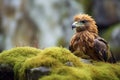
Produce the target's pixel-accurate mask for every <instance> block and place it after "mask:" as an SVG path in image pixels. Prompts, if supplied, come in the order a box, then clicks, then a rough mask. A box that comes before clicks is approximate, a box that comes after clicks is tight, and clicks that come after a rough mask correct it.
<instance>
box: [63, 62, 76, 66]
mask: <svg viewBox="0 0 120 80" xmlns="http://www.w3.org/2000/svg"><path fill="white" fill-rule="evenodd" d="M65 65H66V66H71V67H72V66H74V65H73V62H70V61H68V62H66V63H65Z"/></svg>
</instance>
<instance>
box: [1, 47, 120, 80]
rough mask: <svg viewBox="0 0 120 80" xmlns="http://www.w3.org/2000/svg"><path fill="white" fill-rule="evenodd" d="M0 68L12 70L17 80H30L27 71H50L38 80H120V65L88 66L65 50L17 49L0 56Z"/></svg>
mask: <svg viewBox="0 0 120 80" xmlns="http://www.w3.org/2000/svg"><path fill="white" fill-rule="evenodd" d="M67 62H70V63H72V66H68V65H66V63H67ZM0 64H7V65H8V66H12V68H13V71H14V73H15V75H14V80H28V79H27V77H26V76H27V75H26V70H30V69H33V68H39V67H47V68H49V69H50V71H51V72H50V73H49V75H43V76H42V77H40V78H39V79H38V80H120V64H119V63H116V64H109V63H104V62H95V63H93V64H86V63H83V62H81V61H80V58H78V57H76V56H74V55H73V53H71V52H70V51H69V50H67V49H65V48H62V47H50V48H46V49H44V50H40V49H36V48H31V47H18V48H13V49H11V50H7V51H4V52H2V53H1V54H0ZM10 68H11V67H10ZM0 76H2V75H0ZM6 77H7V76H6ZM3 80H4V79H3Z"/></svg>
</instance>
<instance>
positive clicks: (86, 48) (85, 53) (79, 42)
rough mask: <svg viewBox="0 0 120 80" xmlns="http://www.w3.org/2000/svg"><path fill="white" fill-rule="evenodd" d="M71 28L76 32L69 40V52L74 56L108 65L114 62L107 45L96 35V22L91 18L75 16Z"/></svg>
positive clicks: (84, 15)
mask: <svg viewBox="0 0 120 80" xmlns="http://www.w3.org/2000/svg"><path fill="white" fill-rule="evenodd" d="M73 28H75V30H76V32H75V34H74V35H73V37H72V38H71V41H70V46H69V50H70V51H71V52H73V53H74V54H75V55H76V56H78V57H82V58H90V59H93V60H97V61H104V62H110V63H115V62H116V60H115V57H114V55H113V54H112V53H111V51H110V48H109V46H108V43H107V42H106V41H105V40H104V39H103V38H101V37H100V36H99V35H98V29H97V25H96V22H95V20H94V19H93V18H92V17H91V16H89V15H87V14H78V15H76V16H75V17H74V23H73V24H72V29H73Z"/></svg>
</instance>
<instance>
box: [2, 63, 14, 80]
mask: <svg viewBox="0 0 120 80" xmlns="http://www.w3.org/2000/svg"><path fill="white" fill-rule="evenodd" d="M0 80H14V72H13V69H12V67H10V66H9V65H8V64H0Z"/></svg>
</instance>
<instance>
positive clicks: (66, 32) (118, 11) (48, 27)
mask: <svg viewBox="0 0 120 80" xmlns="http://www.w3.org/2000/svg"><path fill="white" fill-rule="evenodd" d="M79 13H86V14H89V15H91V16H92V17H93V18H94V19H95V21H96V22H97V25H98V29H99V34H100V35H101V36H102V37H103V38H105V39H106V40H107V41H108V42H109V44H110V46H111V49H112V51H113V53H114V54H115V56H116V58H117V59H118V60H120V0H0V52H1V51H3V50H6V49H10V48H13V47H19V46H32V47H36V48H41V49H44V48H46V47H51V46H62V47H66V48H68V46H69V41H70V38H71V37H72V35H73V34H74V31H73V30H72V29H71V24H72V22H73V16H74V15H76V14H79Z"/></svg>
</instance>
